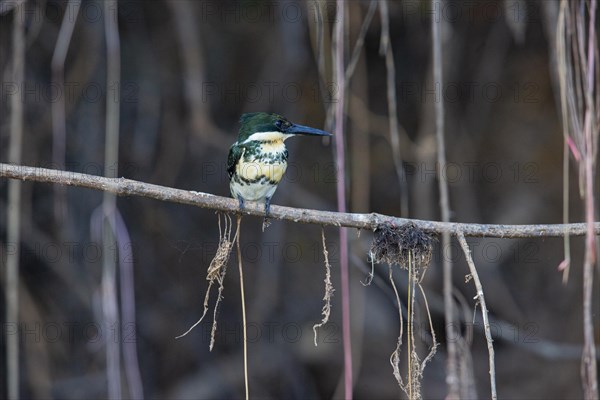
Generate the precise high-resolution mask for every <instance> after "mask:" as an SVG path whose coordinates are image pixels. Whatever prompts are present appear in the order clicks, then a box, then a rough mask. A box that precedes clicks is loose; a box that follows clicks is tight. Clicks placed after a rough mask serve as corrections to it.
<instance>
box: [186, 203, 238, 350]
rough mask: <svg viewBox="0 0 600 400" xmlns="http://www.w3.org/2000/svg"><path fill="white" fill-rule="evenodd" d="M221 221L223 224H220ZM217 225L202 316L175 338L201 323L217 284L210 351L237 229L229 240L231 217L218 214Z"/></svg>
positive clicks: (212, 345) (213, 342)
mask: <svg viewBox="0 0 600 400" xmlns="http://www.w3.org/2000/svg"><path fill="white" fill-rule="evenodd" d="M221 219H223V223H221ZM218 224H219V247H218V248H217V251H216V253H215V256H214V257H213V259H212V261H211V262H210V265H209V266H208V270H207V275H206V280H207V281H208V289H207V290H206V295H205V296H204V312H203V313H202V316H201V317H200V319H199V320H198V321H196V323H195V324H194V325H192V326H191V327H190V328H189V329H188V330H187V331H185V332H184V333H183V334H181V335H179V336H177V337H176V339H179V338H182V337H184V336H186V335H187V334H188V333H190V332H191V331H192V330H193V329H194V328H195V327H196V326H198V325H199V324H200V322H202V320H203V319H204V317H205V316H206V313H207V312H208V309H209V300H210V293H211V289H212V287H213V285H214V284H215V283H218V284H219V289H218V294H217V300H216V302H215V307H214V311H213V324H212V329H211V332H210V346H209V348H210V350H211V351H212V349H213V347H214V344H215V335H216V333H217V315H218V310H219V304H220V303H221V301H222V300H223V289H224V287H225V274H226V273H227V264H228V263H229V257H230V256H231V250H233V244H234V243H235V241H236V240H237V237H238V234H239V229H238V230H236V233H235V235H234V237H233V240H232V239H231V230H232V226H233V221H232V220H231V216H229V214H221V213H218Z"/></svg>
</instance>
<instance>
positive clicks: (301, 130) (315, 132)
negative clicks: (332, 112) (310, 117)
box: [286, 124, 331, 136]
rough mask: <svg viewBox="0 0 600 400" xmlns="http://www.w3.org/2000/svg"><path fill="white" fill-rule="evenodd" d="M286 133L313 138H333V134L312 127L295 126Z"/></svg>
mask: <svg viewBox="0 0 600 400" xmlns="http://www.w3.org/2000/svg"><path fill="white" fill-rule="evenodd" d="M286 133H288V134H291V135H312V136H331V133H329V132H325V131H322V130H320V129H315V128H311V127H310V126H304V125H296V124H293V125H292V126H291V127H290V128H288V129H287V131H286Z"/></svg>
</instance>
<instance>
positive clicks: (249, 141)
mask: <svg viewBox="0 0 600 400" xmlns="http://www.w3.org/2000/svg"><path fill="white" fill-rule="evenodd" d="M240 124H241V126H240V131H239V134H238V140H237V142H235V143H234V144H233V145H232V146H231V148H230V149H229V157H228V158H227V173H228V174H229V188H230V190H231V195H232V196H233V198H235V199H237V200H238V201H239V203H240V210H242V209H244V202H245V201H246V200H248V201H254V202H260V203H264V205H265V220H267V219H268V217H269V209H270V206H271V198H272V197H273V194H274V193H275V190H276V189H277V185H278V184H279V182H280V181H281V178H282V177H283V174H284V173H285V170H286V168H287V159H288V151H287V148H286V147H285V143H284V141H285V140H286V139H288V138H290V137H292V136H295V135H313V136H331V133H328V132H325V131H322V130H320V129H315V128H311V127H308V126H302V125H297V124H293V123H291V122H290V121H288V120H287V119H286V118H285V117H282V116H281V115H277V114H271V113H265V112H256V113H247V114H243V115H242V117H241V118H240Z"/></svg>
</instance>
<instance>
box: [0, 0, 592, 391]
mask: <svg viewBox="0 0 600 400" xmlns="http://www.w3.org/2000/svg"><path fill="white" fill-rule="evenodd" d="M10 3H11V2H10V1H7V0H2V1H0V13H1V14H0V73H1V74H2V92H1V95H2V104H1V116H0V159H1V160H3V162H5V161H6V160H7V159H8V146H9V134H10V129H9V127H10V125H9V114H10V107H9V98H11V96H14V95H17V96H19V97H20V99H21V101H22V103H23V105H24V111H25V116H24V124H25V126H24V136H23V164H24V165H30V166H41V167H57V168H61V169H66V170H69V171H76V172H84V173H89V174H96V175H101V174H103V173H104V170H105V165H104V159H105V158H104V143H105V142H104V141H105V113H106V100H107V97H108V98H109V99H113V101H115V102H117V103H118V105H119V109H120V113H121V115H120V123H119V134H120V137H119V143H120V150H119V154H118V159H119V164H118V170H117V175H118V176H124V177H127V178H131V179H136V180H140V181H144V182H150V183H155V184H160V185H165V186H172V187H176V188H181V189H189V190H196V191H202V192H207V193H213V194H217V195H224V196H228V195H229V185H228V178H227V174H226V157H227V150H228V147H229V145H230V144H231V143H233V142H234V141H235V140H236V135H237V129H238V119H239V116H240V114H241V113H244V112H251V111H270V112H277V113H280V114H282V115H285V116H287V117H288V118H289V119H290V120H292V121H294V122H297V123H301V124H304V125H310V126H314V127H319V128H323V127H324V128H325V129H331V127H332V123H331V122H332V121H331V118H328V115H329V113H330V108H331V107H332V106H333V105H335V103H336V101H337V100H338V97H337V96H338V90H339V88H338V87H337V86H336V85H335V84H333V83H332V82H334V80H333V79H332V78H331V76H332V72H331V69H332V64H333V62H332V53H331V32H332V27H333V24H334V23H335V19H336V14H335V3H334V2H321V1H318V2H313V1H295V0H289V1H288V0H277V1H239V2H234V1H222V2H221V1H217V0H211V1H204V0H198V1H193V0H173V1H166V0H165V1H163V0H152V1H146V2H144V1H137V0H135V1H133V0H120V1H119V2H118V6H117V7H115V8H114V9H113V11H114V14H113V15H107V13H106V9H105V4H104V3H103V2H102V1H95V0H83V1H82V2H81V6H80V8H79V9H78V12H76V11H75V8H74V6H73V4H74V2H67V1H54V0H29V1H27V2H26V10H27V11H26V13H25V26H26V62H25V83H24V85H21V86H20V87H15V85H14V82H11V63H12V57H11V49H12V27H13V13H12V12H11V9H10V8H11V7H10ZM346 6H347V19H346V21H347V27H346V33H347V40H346V44H347V47H348V48H347V51H346V53H347V54H348V58H349V56H350V54H352V50H353V48H354V43H355V41H356V39H357V37H358V36H359V32H360V29H361V26H362V24H363V21H364V20H365V16H366V15H367V14H368V10H369V7H370V2H368V1H358V0H353V1H348V2H347V3H346ZM388 6H389V16H387V17H389V30H390V45H391V49H392V50H393V58H392V60H393V62H394V72H395V91H396V95H397V108H396V109H395V110H393V112H395V113H397V116H398V120H399V123H400V127H399V133H398V143H399V149H400V155H401V157H402V158H401V159H399V158H398V157H397V154H395V153H394V151H393V146H392V144H393V141H392V136H391V133H390V125H389V112H388V99H387V91H388V89H389V86H388V84H387V73H388V70H387V69H386V57H385V54H383V55H382V54H381V52H380V42H381V31H382V21H383V19H382V14H380V12H379V10H377V11H376V12H375V13H374V15H373V19H372V21H371V23H370V24H369V25H368V29H367V31H366V35H365V37H364V46H362V47H361V48H360V57H359V58H358V59H357V63H356V68H355V70H354V72H353V74H352V76H351V79H350V80H349V82H348V87H347V90H346V94H347V96H348V102H347V118H348V119H347V129H346V132H345V138H344V139H345V141H346V149H347V170H346V172H347V174H348V188H347V190H348V198H349V210H350V211H351V212H378V213H384V214H389V215H396V216H401V215H402V216H406V217H411V218H421V219H432V220H439V219H440V213H439V205H438V203H439V196H438V191H437V178H436V176H437V174H436V163H435V160H436V147H435V135H434V105H435V102H436V101H442V100H443V101H444V103H445V106H446V138H447V149H446V152H447V159H448V162H449V165H448V168H446V170H444V171H441V173H444V174H446V176H447V178H448V181H449V184H450V204H451V209H452V219H453V220H454V221H460V222H479V223H505V224H527V223H560V222H562V182H563V178H562V149H563V136H562V128H561V123H560V116H559V112H558V111H557V110H559V108H558V104H559V103H558V92H557V89H558V83H557V80H556V71H555V50H554V40H555V39H554V38H555V28H556V21H557V15H558V7H559V2H558V1H554V0H547V1H533V0H532V1H524V0H516V1H515V0H497V1H496V0H481V1H472V2H461V1H447V2H444V3H440V8H439V9H434V10H432V8H431V5H430V4H429V2H421V1H396V0H393V1H389V2H388ZM115 15H116V16H117V17H118V19H117V21H118V28H119V34H120V46H121V48H120V56H121V73H120V80H119V81H118V83H117V84H116V85H115V84H114V83H113V84H111V85H108V86H107V80H106V76H107V67H106V65H107V58H106V57H107V56H106V54H107V51H106V41H105V21H104V20H105V18H107V17H113V16H115ZM432 17H434V18H440V19H441V20H443V21H444V23H443V32H442V34H443V41H444V42H443V57H444V65H443V67H444V79H445V83H444V86H443V87H442V95H443V99H440V98H436V95H435V92H434V89H435V88H434V84H433V82H432V68H431V66H432V58H431V32H430V19H431V18H432ZM64 21H70V23H72V24H73V34H72V37H71V38H70V40H69V41H68V42H67V46H68V52H67V53H66V58H65V62H64V67H63V69H62V71H63V72H61V68H56V66H57V64H55V68H54V69H53V68H52V60H53V56H54V55H55V52H56V48H57V45H58V43H59V32H60V30H61V25H62V24H63V23H65V22H64ZM58 66H59V67H60V65H58ZM63 73H64V86H62V87H61V86H60V85H59V84H57V81H56V77H57V76H61V75H63ZM57 74H58V75H57ZM60 101H63V102H64V107H65V108H64V109H65V118H64V122H65V128H64V130H61V129H56V126H55V127H54V128H53V123H56V118H57V114H56V111H54V112H53V109H54V108H53V107H55V106H56V103H57V102H60ZM61 132H62V133H61ZM61 143H64V151H61ZM287 144H288V148H289V152H290V167H289V168H288V173H287V175H286V177H285V179H284V180H283V182H282V183H281V184H280V185H279V189H278V191H277V193H276V195H275V197H274V200H273V203H274V204H279V205H287V206H292V207H303V208H314V209H320V210H335V207H336V197H335V196H336V195H335V180H336V164H335V162H334V154H333V146H331V142H330V141H327V139H325V140H323V141H321V140H320V139H292V140H290V141H288V143H287ZM395 157H396V161H398V160H400V161H401V163H402V165H403V166H404V169H405V172H406V181H402V180H399V178H398V175H397V171H396V168H395V164H394V161H395V160H394V158H395ZM115 168H117V166H115ZM7 186H8V185H7V181H6V180H0V210H1V212H0V238H1V239H2V245H1V246H2V247H0V250H1V255H2V260H3V262H2V266H3V268H4V260H5V259H6V257H7V255H8V254H9V253H10V251H11V243H7V242H6V228H7V224H6V214H7V213H6V210H7V201H8V200H7V195H6V193H7ZM401 188H404V191H403V192H401ZM570 190H571V191H572V193H573V198H574V199H575V200H573V201H572V203H571V215H572V216H573V220H577V221H580V220H582V218H583V217H582V215H583V213H582V209H581V204H580V202H579V201H577V198H578V197H577V195H576V194H577V193H578V187H577V175H576V174H575V173H573V176H572V177H571V188H570ZM22 191H23V197H22V202H21V204H22V232H21V250H20V254H21V262H20V276H21V281H20V286H19V288H18V289H19V292H20V314H19V321H20V324H19V326H18V329H19V333H18V335H19V338H20V371H21V381H20V387H21V394H22V396H23V397H24V398H29V397H31V398H50V397H54V398H73V399H75V398H82V397H85V398H98V397H106V396H107V393H108V392H107V374H106V372H107V367H106V355H105V347H106V346H105V345H106V343H107V342H113V343H118V344H119V346H120V347H121V348H122V350H123V351H124V352H125V353H127V351H130V350H131V348H132V346H133V347H134V348H135V349H137V363H138V365H139V371H140V376H141V383H142V385H143V391H144V394H145V396H146V397H149V398H165V397H169V398H233V397H240V396H241V394H242V393H243V370H242V362H243V361H242V337H241V309H240V298H239V290H238V285H239V283H238V282H239V280H238V275H237V271H236V270H235V268H233V267H230V271H229V274H228V275H227V277H226V281H225V291H224V296H225V297H224V300H223V302H222V305H221V310H220V313H219V315H218V320H219V331H218V332H217V336H216V345H215V348H214V350H213V351H212V352H209V349H208V345H209V341H210V327H211V322H212V320H211V318H212V316H211V315H210V313H209V318H207V319H206V320H205V321H204V322H203V323H202V324H201V325H200V326H199V327H197V328H196V329H195V330H194V331H192V332H191V333H190V334H189V335H188V336H186V337H184V338H182V339H178V340H175V336H177V335H179V334H181V333H182V332H184V331H185V330H187V329H188V327H189V326H190V325H191V324H193V323H194V322H195V321H196V320H197V319H198V318H199V317H200V315H201V312H202V307H203V301H204V294H205V291H206V287H207V282H206V280H205V278H206V268H207V267H208V264H209V263H210V261H211V259H212V257H213V255H214V252H215V251H216V248H217V245H218V238H219V236H218V235H219V232H218V226H217V216H216V215H215V214H214V213H213V212H211V211H209V210H203V209H197V208H193V207H187V206H180V205H175V204H168V203H161V202H157V201H154V200H147V199H141V198H119V199H118V201H117V205H118V209H119V212H120V215H121V216H122V218H123V225H122V231H123V232H127V233H128V235H129V240H128V241H125V242H123V241H121V244H122V245H124V246H125V247H122V248H120V251H119V252H118V253H119V254H118V256H119V261H120V264H121V265H120V267H121V268H123V265H127V266H129V267H132V268H133V271H134V276H135V281H134V283H133V284H132V286H121V289H119V290H124V291H125V293H134V295H135V310H136V314H137V315H136V320H135V323H133V322H131V321H130V320H126V319H125V320H123V321H121V322H119V323H118V324H116V325H115V326H104V325H103V322H102V321H103V317H102V293H101V284H100V282H101V275H102V255H103V254H102V246H101V245H100V244H99V242H98V237H99V235H98V231H99V229H100V228H99V226H98V223H97V222H95V220H94V218H92V215H93V213H94V211H95V210H97V209H98V207H100V206H101V203H102V194H101V193H98V192H94V191H89V190H84V189H77V188H67V189H61V188H54V187H52V186H50V185H42V184H33V183H24V184H23V185H22ZM261 222H262V221H261V220H260V219H259V218H250V217H249V218H245V219H244V223H243V224H242V254H243V256H244V268H245V279H246V303H247V308H248V321H249V332H248V334H249V337H250V342H251V343H250V344H249V357H250V359H249V374H250V388H251V394H252V396H253V397H261V398H331V397H335V396H337V397H339V396H341V395H342V393H343V391H342V385H341V381H342V378H343V371H342V368H343V366H342V360H343V349H342V340H341V337H342V336H341V317H340V315H341V312H340V304H339V300H340V296H339V290H338V291H336V292H335V295H334V298H333V311H332V317H331V320H330V322H329V324H328V325H326V326H325V327H324V328H323V329H322V330H321V334H320V336H319V345H318V347H315V346H314V344H313V333H312V325H313V324H314V323H316V322H318V321H319V320H320V312H321V307H322V297H323V290H324V283H323V279H324V275H325V271H324V267H323V255H322V251H321V234H320V229H319V227H316V226H311V225H300V224H291V223H284V222H280V221H274V222H273V224H272V225H271V227H270V228H268V229H267V230H266V231H265V232H264V233H263V232H261V229H260V228H261ZM325 232H326V236H327V242H328V246H329V254H330V262H331V264H332V266H333V271H332V272H333V284H334V287H335V288H336V289H339V254H338V252H337V249H338V247H339V246H338V242H337V239H338V235H337V230H335V229H326V230H325ZM371 240H372V235H371V233H370V232H361V233H359V234H356V233H354V232H350V252H351V256H350V261H351V266H350V268H351V313H352V335H353V336H352V337H353V358H354V376H355V396H356V397H357V398H398V397H399V396H401V395H403V394H402V393H401V391H400V389H399V388H398V386H397V384H396V381H395V379H394V377H393V375H392V368H391V366H390V364H389V356H390V353H391V352H392V351H393V350H394V347H395V344H396V337H397V331H398V318H397V309H396V307H397V306H396V304H395V300H394V298H393V292H391V288H390V287H389V283H388V282H387V267H386V266H384V265H377V266H376V279H375V280H374V283H373V284H372V285H371V286H369V287H363V285H361V280H364V279H365V277H366V275H367V273H368V271H369V269H370V267H371V265H370V262H369V261H368V257H367V252H368V249H369V247H370V243H371ZM469 242H470V243H471V244H472V245H473V246H474V247H473V255H474V258H475V263H476V265H477V266H478V268H479V271H480V277H481V280H482V283H483V285H484V290H485V293H486V297H487V303H488V308H489V309H490V313H491V314H490V315H491V318H492V326H493V333H494V340H495V341H494V345H495V348H496V361H497V380H498V392H499V393H500V395H501V397H504V398H534V397H536V398H568V397H571V398H573V397H580V396H581V395H582V392H581V383H580V382H581V381H580V357H581V343H582V335H583V334H582V328H581V326H582V323H581V315H582V312H581V286H582V284H581V279H582V278H581V273H580V271H581V268H580V267H579V266H580V265H581V263H582V254H583V239H573V241H572V245H573V260H572V265H573V268H572V271H571V277H570V280H569V282H568V284H567V285H563V284H562V283H561V279H562V275H561V274H560V273H558V272H557V266H558V265H559V263H560V261H561V260H562V259H563V253H562V240H560V239H550V238H547V239H523V240H507V239H477V240H475V239H473V240H470V241H469ZM453 249H454V251H453V254H454V256H453V260H454V261H455V263H456V264H455V269H454V270H455V276H454V278H455V279H454V284H455V286H456V296H455V298H456V301H457V304H458V305H459V309H460V311H461V319H462V321H463V324H462V325H461V331H462V332H463V334H464V335H465V337H466V345H465V347H464V348H463V347H461V352H463V353H464V354H467V355H468V356H465V357H466V358H467V359H468V360H469V362H467V364H466V365H467V368H466V369H465V370H464V371H461V374H462V375H461V377H462V378H464V379H466V380H468V381H470V382H472V384H473V386H474V388H475V390H476V391H477V393H478V396H479V397H484V396H486V393H488V392H489V375H488V366H487V357H488V356H487V348H486V345H485V340H484V337H483V330H482V325H481V322H480V319H478V318H477V319H475V320H474V319H473V309H474V306H475V305H474V301H473V300H472V299H473V297H474V295H475V291H474V288H473V285H472V283H465V275H466V274H468V270H467V268H466V264H465V262H464V259H463V257H462V255H461V256H459V255H458V254H459V251H458V249H459V247H458V245H457V244H456V243H453ZM441 260H442V252H441V249H440V248H439V243H438V245H437V246H436V250H435V255H434V257H433V260H432V264H431V266H430V268H429V272H428V274H427V276H426V279H425V282H424V287H425V291H426V293H427V294H428V298H429V304H430V307H431V311H432V316H433V320H434V324H435V327H436V333H437V335H438V340H439V341H440V342H441V343H442V346H441V347H440V349H439V350H438V353H437V355H436V357H435V358H434V359H433V361H432V362H431V363H430V364H429V365H428V367H427V369H426V370H425V373H424V384H423V394H424V396H425V397H426V398H442V397H444V396H445V393H446V383H445V347H444V343H445V341H446V338H445V337H444V334H445V331H444V319H443V302H442V296H441V288H442V282H441ZM3 276H4V275H3ZM397 279H398V286H399V287H401V288H406V282H407V278H406V273H403V274H400V273H398V274H397ZM118 281H119V284H120V285H124V284H125V283H126V282H125V281H126V280H125V279H124V278H123V276H121V277H119V278H118ZM597 287H598V286H597V284H596V288H597ZM401 295H402V297H404V298H406V290H402V291H401ZM597 295H598V290H596V301H595V304H596V311H598V303H599V302H598V301H597V299H598V296H597ZM118 297H119V300H120V303H121V304H123V302H124V301H126V300H125V298H124V297H123V293H122V292H121V294H118ZM2 299H4V298H2ZM1 301H2V302H4V300H1ZM213 301H214V299H213ZM1 309H2V310H4V307H2V308H1ZM1 312H2V313H3V312H4V311H1ZM2 315H3V316H4V314H2ZM417 319H418V321H417V323H418V324H421V325H418V326H422V327H423V329H419V330H418V335H419V337H418V339H419V345H420V346H423V348H425V347H426V346H427V344H428V343H430V338H429V336H428V333H427V329H425V328H426V319H425V317H424V314H418V315H417ZM3 320H4V318H3ZM473 321H475V324H473ZM15 332H16V331H15V327H14V326H11V325H8V324H5V327H4V329H3V338H2V339H3V340H2V346H1V347H0V352H2V356H3V358H4V355H5V353H6V337H7V336H8V335H14V334H17V333H15ZM597 340H598V338H597ZM127 349H129V350H127ZM469 351H470V353H469ZM122 357H123V361H122V362H121V365H122V367H123V395H124V397H129V396H130V394H131V391H130V389H131V385H132V383H131V381H130V380H129V378H130V375H127V374H128V373H129V372H131V368H132V367H131V366H132V365H135V363H133V364H132V363H131V360H129V361H125V357H124V356H122ZM0 365H1V367H0V376H2V379H1V380H0V393H5V392H6V390H7V388H6V380H5V379H4V378H5V377H6V376H7V371H6V364H5V363H4V362H3V363H1V364H0Z"/></svg>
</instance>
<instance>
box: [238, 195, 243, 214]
mask: <svg viewBox="0 0 600 400" xmlns="http://www.w3.org/2000/svg"><path fill="white" fill-rule="evenodd" d="M237 199H238V202H239V203H240V208H239V211H240V214H241V213H242V211H244V198H243V197H242V196H238V198H237Z"/></svg>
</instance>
